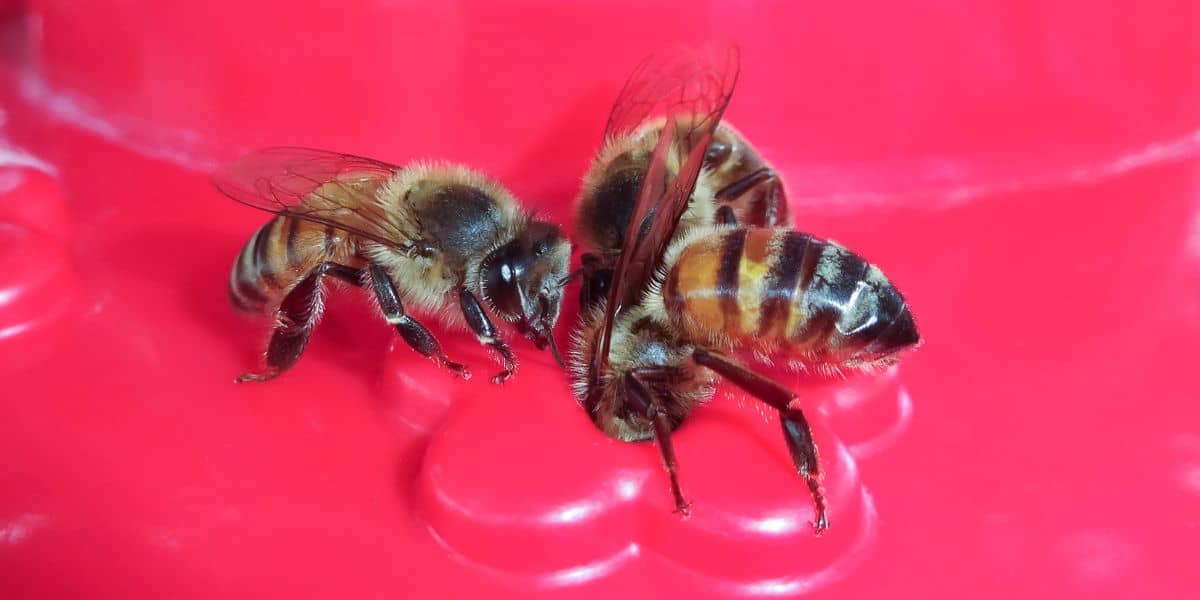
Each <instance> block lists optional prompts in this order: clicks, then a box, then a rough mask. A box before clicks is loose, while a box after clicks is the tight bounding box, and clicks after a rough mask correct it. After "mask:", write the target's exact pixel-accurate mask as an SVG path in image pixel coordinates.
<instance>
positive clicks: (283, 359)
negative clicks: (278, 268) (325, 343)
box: [236, 271, 322, 383]
mask: <svg viewBox="0 0 1200 600" xmlns="http://www.w3.org/2000/svg"><path fill="white" fill-rule="evenodd" d="M321 308H322V298H321V273H319V272H316V271H314V272H313V273H311V274H309V275H308V276H307V277H305V278H304V279H302V280H300V283H298V284H297V285H296V287H294V288H292V291H290V292H288V295H287V296H285V297H284V298H283V302H281V303H280V304H279V309H278V310H277V311H276V313H275V321H276V323H275V331H274V333H272V334H271V341H270V342H269V343H268V345H267V370H266V371H263V372H262V373H243V374H242V375H241V376H239V377H238V378H237V380H236V381H237V382H238V383H244V382H247V381H269V380H271V379H274V378H275V377H277V376H278V375H279V374H280V373H283V372H284V371H286V370H288V369H290V368H292V365H295V364H296V361H298V360H300V355H301V354H303V353H304V348H305V347H306V346H308V339H309V337H311V336H312V331H313V327H315V326H316V324H317V320H318V319H319V318H320V316H321Z"/></svg>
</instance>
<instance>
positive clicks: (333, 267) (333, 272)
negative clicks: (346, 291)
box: [316, 262, 363, 286]
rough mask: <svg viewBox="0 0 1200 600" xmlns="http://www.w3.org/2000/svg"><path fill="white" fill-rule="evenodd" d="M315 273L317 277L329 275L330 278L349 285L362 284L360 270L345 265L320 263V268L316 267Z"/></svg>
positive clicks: (361, 271) (361, 272)
mask: <svg viewBox="0 0 1200 600" xmlns="http://www.w3.org/2000/svg"><path fill="white" fill-rule="evenodd" d="M316 272H317V274H319V275H329V276H331V277H335V278H337V279H340V280H342V281H344V282H346V283H349V284H350V285H355V286H361V285H362V282H363V270H362V269H355V268H354V267H347V266H346V265H343V264H339V263H335V262H326V263H321V266H319V267H317V270H316Z"/></svg>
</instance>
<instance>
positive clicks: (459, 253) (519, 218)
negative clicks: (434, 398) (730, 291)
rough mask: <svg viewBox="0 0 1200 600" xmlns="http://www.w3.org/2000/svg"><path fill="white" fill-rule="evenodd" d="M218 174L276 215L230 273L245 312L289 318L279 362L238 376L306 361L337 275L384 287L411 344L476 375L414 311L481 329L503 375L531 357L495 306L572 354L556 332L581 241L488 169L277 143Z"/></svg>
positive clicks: (387, 313) (273, 353) (541, 342)
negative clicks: (519, 353) (541, 216)
mask: <svg viewBox="0 0 1200 600" xmlns="http://www.w3.org/2000/svg"><path fill="white" fill-rule="evenodd" d="M213 183H214V185H216V187H217V188H218V189H219V190H221V191H222V192H223V193H225V194H226V195H228V196H229V197H230V198H233V199H234V200H237V201H238V202H241V203H243V204H246V205H249V206H251V207H254V208H258V209H262V210H265V211H267V212H271V213H274V214H275V215H276V216H275V217H274V218H272V219H271V220H270V221H268V222H267V223H266V224H265V225H263V226H262V227H261V228H259V230H258V232H257V233H256V234H255V235H254V237H252V238H251V239H250V241H249V242H248V243H247V244H246V246H245V247H244V248H243V249H242V251H241V254H239V255H238V257H237V260H236V261H235V263H234V265H233V271H232V273H231V274H230V278H229V295H230V299H231V300H232V302H233V305H234V307H235V308H237V309H238V310H241V311H245V312H251V313H258V314H267V315H273V316H274V317H275V326H274V331H273V333H272V336H271V341H270V342H269V344H268V347H267V352H266V369H265V370H264V371H262V372H253V373H246V374H244V375H242V376H241V377H239V378H238V381H264V380H268V379H271V378H273V377H276V376H277V375H279V374H280V373H282V372H284V371H286V370H287V369H289V368H291V367H292V365H294V364H295V363H296V361H297V360H299V358H300V355H301V353H303V351H304V348H305V346H306V345H307V344H308V340H309V337H310V336H311V334H312V331H313V327H314V326H315V325H316V324H317V321H318V319H319V318H320V316H321V312H322V310H323V308H324V306H325V300H324V285H323V284H324V282H325V280H326V278H327V277H333V278H334V279H335V280H341V281H344V282H347V283H350V284H351V285H354V286H362V287H364V288H366V289H368V290H370V291H371V292H372V293H373V294H374V297H375V298H376V299H377V300H378V306H379V309H380V311H381V312H382V313H383V317H384V319H386V320H387V322H388V323H389V324H391V325H392V326H394V327H395V328H396V330H397V331H398V332H399V333H400V336H401V337H402V338H403V339H404V341H405V342H407V343H408V345H409V346H411V347H412V348H413V349H414V350H416V351H417V352H419V353H421V354H423V355H425V356H427V357H429V358H431V359H433V360H434V361H435V362H436V363H438V364H439V365H441V366H443V367H445V368H446V369H448V370H449V371H451V372H452V373H454V374H455V375H458V376H460V377H463V378H467V377H470V371H469V370H468V369H467V367H466V366H465V365H463V364H461V363H458V362H455V361H452V360H450V358H449V357H448V356H446V353H445V352H444V351H443V350H442V346H441V344H440V343H439V342H438V340H437V338H436V337H434V335H433V334H432V333H430V331H429V330H428V329H426V328H425V326H424V325H422V324H421V322H420V321H418V320H417V319H416V318H414V317H412V316H411V315H410V314H409V312H408V308H410V307H411V308H414V309H416V310H418V311H420V312H424V313H433V314H438V315H440V316H442V317H444V318H445V319H446V320H447V321H448V322H450V323H451V324H458V325H466V327H468V328H469V329H470V330H471V331H473V332H474V333H475V336H476V338H477V339H478V340H479V342H480V343H481V344H484V345H485V346H487V347H489V348H490V349H491V350H492V351H494V352H495V354H496V355H497V357H498V359H499V362H500V364H501V370H500V372H499V373H497V374H496V375H495V376H494V377H493V378H492V381H493V382H494V383H501V382H503V381H504V380H506V379H508V378H509V377H511V376H512V375H513V373H514V372H515V371H516V369H517V361H516V359H515V358H514V357H513V353H512V350H511V349H510V348H509V346H508V344H507V343H506V342H505V341H504V339H503V338H502V337H501V335H500V333H499V331H497V329H496V327H495V326H494V325H493V323H492V320H491V319H490V318H489V317H488V313H487V310H485V308H484V307H485V306H486V307H487V308H488V309H490V310H491V312H493V313H494V314H495V315H496V316H498V317H499V318H500V319H501V320H503V321H505V322H509V323H512V324H514V325H515V326H516V328H517V330H518V331H519V332H520V333H521V334H523V335H524V336H525V337H527V338H528V339H530V340H531V341H533V342H534V344H535V345H536V346H537V347H538V348H539V349H542V348H545V347H547V346H549V347H550V350H551V352H552V353H553V354H554V357H555V359H556V360H558V361H559V363H560V364H561V363H562V359H561V358H560V357H559V355H558V349H557V348H556V347H555V345H554V338H553V336H552V335H551V332H552V331H553V329H554V325H555V323H556V322H557V320H558V315H559V308H560V306H561V301H562V290H563V285H564V283H565V280H566V275H567V269H568V268H569V262H570V254H571V246H570V242H569V241H568V240H567V238H566V237H565V236H564V235H563V234H562V232H561V231H560V230H559V228H558V226H556V225H554V224H552V223H548V222H545V221H540V220H537V219H535V218H533V216H532V215H530V214H529V213H526V212H524V211H522V210H521V208H520V207H519V206H518V204H517V202H516V200H515V199H514V198H513V196H512V194H511V193H509V192H508V191H507V190H506V189H504V188H503V187H502V186H500V185H499V184H498V183H496V182H494V181H492V180H490V179H488V178H487V177H485V176H484V175H482V174H480V173H477V172H474V171H471V170H469V169H467V168H465V167H462V166H457V165H439V164H423V163H414V164H411V165H409V166H405V167H398V166H396V165H391V164H388V163H384V162H381V161H377V160H373V159H370V158H363V157H360V156H352V155H349V154H338V153H335V152H327V151H324V150H313V149H308V148H269V149H265V150H260V151H258V152H254V153H251V154H249V155H248V156H245V157H243V158H241V159H240V160H238V161H235V162H233V163H232V164H230V165H228V166H226V167H224V168H222V169H221V170H219V171H218V172H217V173H216V174H214V175H213Z"/></svg>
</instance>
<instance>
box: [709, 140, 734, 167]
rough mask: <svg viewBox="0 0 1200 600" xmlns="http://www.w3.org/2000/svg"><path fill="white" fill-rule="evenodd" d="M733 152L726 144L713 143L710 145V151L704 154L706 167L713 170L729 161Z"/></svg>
mask: <svg viewBox="0 0 1200 600" xmlns="http://www.w3.org/2000/svg"><path fill="white" fill-rule="evenodd" d="M731 152H733V148H731V147H730V146H729V144H726V143H725V142H712V143H710V144H709V145H708V150H706V151H705V152H704V166H706V167H709V168H712V167H713V166H715V165H719V164H721V163H723V162H725V161H726V160H729V154H730V153H731Z"/></svg>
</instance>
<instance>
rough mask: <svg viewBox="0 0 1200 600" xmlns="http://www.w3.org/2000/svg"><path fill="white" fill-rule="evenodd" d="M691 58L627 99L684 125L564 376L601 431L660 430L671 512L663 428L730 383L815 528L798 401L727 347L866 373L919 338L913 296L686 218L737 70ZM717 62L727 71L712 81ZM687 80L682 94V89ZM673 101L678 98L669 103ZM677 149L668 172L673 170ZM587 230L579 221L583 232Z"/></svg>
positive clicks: (795, 242)
mask: <svg viewBox="0 0 1200 600" xmlns="http://www.w3.org/2000/svg"><path fill="white" fill-rule="evenodd" d="M692 68H693V69H694V71H695V72H696V73H697V74H698V75H697V76H696V77H691V78H677V79H676V82H677V85H676V87H674V88H671V87H668V88H667V89H665V90H660V91H655V92H654V93H653V94H652V95H644V94H636V95H633V96H629V97H626V96H624V95H623V96H622V98H623V100H622V101H623V102H635V103H637V104H638V105H639V106H646V105H659V108H660V109H662V110H665V112H666V114H667V120H666V123H668V124H670V123H680V124H686V127H681V128H680V129H678V130H676V131H674V132H672V134H673V137H672V138H671V139H673V140H675V141H674V142H670V141H667V140H665V139H661V140H660V141H659V143H658V144H657V145H656V146H655V148H654V152H653V154H652V155H651V157H650V161H649V166H648V168H647V169H646V173H647V174H646V176H645V178H644V180H643V181H642V182H641V186H640V188H639V190H638V192H637V202H636V204H635V205H634V207H633V209H632V210H631V218H630V219H629V220H628V223H627V225H626V226H625V229H624V231H622V235H621V237H620V241H621V250H620V253H619V254H618V256H617V260H616V265H615V267H614V272H613V276H612V279H611V281H612V285H611V286H610V288H609V289H608V291H607V295H606V296H605V297H604V298H601V299H600V300H598V301H597V303H596V306H595V307H594V308H593V309H592V310H590V311H585V313H584V314H583V315H582V317H581V324H580V327H579V329H578V331H577V332H576V335H575V339H574V343H573V347H572V351H571V355H570V363H571V367H570V369H571V377H572V384H573V387H574V391H575V394H576V397H577V398H578V400H579V401H580V403H581V404H582V406H583V408H584V409H585V410H586V411H587V414H588V416H589V417H590V418H591V419H592V422H593V423H594V424H595V425H596V426H597V427H598V428H599V429H600V430H601V431H603V432H604V433H605V434H606V435H608V436H610V437H613V438H616V439H618V440H623V441H641V440H649V439H654V440H656V442H657V444H658V447H659V450H660V452H661V454H662V459H663V463H664V466H665V468H666V471H667V474H668V476H669V480H670V487H671V493H672V496H673V498H674V502H675V507H676V510H678V511H680V512H683V513H686V512H687V511H688V507H689V505H688V502H687V501H686V500H685V498H684V495H683V492H682V491H681V488H680V485H679V481H678V476H677V465H678V463H677V460H676V456H675V451H674V449H673V447H672V444H671V433H672V431H674V430H675V428H676V427H678V426H679V425H680V424H681V423H682V422H683V420H684V419H685V418H686V417H687V415H688V414H689V413H691V411H692V410H694V409H695V408H696V407H697V406H698V405H699V404H701V403H702V402H704V401H706V400H708V399H709V398H711V397H712V395H713V393H714V389H715V385H716V383H717V379H718V377H720V378H724V379H726V380H727V381H729V382H731V383H733V384H734V385H736V386H738V387H740V388H741V389H743V390H744V391H746V392H747V393H749V394H750V395H751V396H754V397H756V398H758V399H759V400H761V401H763V402H764V403H766V404H767V405H769V406H771V407H772V408H774V409H775V410H776V411H778V413H779V417H780V424H781V426H782V430H783V437H784V441H785V443H786V445H787V448H788V451H789V453H790V454H791V458H792V461H793V463H794V464H795V467H796V470H797V472H798V473H799V474H800V476H801V477H802V478H803V479H804V481H805V483H806V485H807V487H808V491H809V494H810V495H811V497H812V501H813V505H814V514H815V518H814V520H813V523H812V525H813V528H814V531H815V532H816V533H817V534H820V533H821V532H823V531H824V530H825V529H826V528H827V527H828V526H829V519H828V514H827V513H828V509H827V506H826V501H825V497H824V494H823V490H822V488H821V480H822V470H821V463H820V459H819V455H818V450H817V446H816V444H815V443H814V440H813V435H812V430H811V428H810V426H809V422H808V420H807V419H806V418H805V416H804V412H803V410H802V408H801V403H800V401H799V400H798V398H797V396H796V394H795V393H793V392H792V391H791V390H789V389H788V388H787V387H785V386H783V385H781V384H780V383H778V382H776V381H773V380H771V379H769V378H767V377H765V376H763V375H760V374H757V373H755V372H754V371H752V370H750V369H749V368H747V367H746V366H744V365H743V363H742V362H741V360H740V359H739V358H738V357H739V356H741V357H749V358H751V359H754V360H759V359H767V360H770V361H772V362H782V363H785V364H787V365H789V366H791V367H793V368H796V369H814V370H820V371H833V370H842V369H862V370H870V369H874V368H878V367H881V366H884V365H889V364H892V363H894V362H896V361H897V360H898V359H899V358H900V356H901V354H902V353H903V351H904V350H906V349H909V348H912V347H913V346H915V345H916V344H917V343H918V341H919V340H920V336H919V335H918V333H917V327H916V324H915V322H914V320H913V316H912V313H911V312H910V311H909V309H908V304H907V303H906V302H905V300H904V298H903V296H902V295H901V294H900V292H899V291H897V289H896V288H895V287H894V286H893V285H892V284H891V283H890V282H889V281H888V279H887V277H885V276H884V274H883V273H882V272H881V271H880V270H879V269H878V268H877V267H875V266H874V265H872V264H870V263H869V262H867V261H866V260H865V259H863V258H862V257H860V256H858V255H856V254H854V253H852V252H850V251H849V250H847V249H845V248H843V247H842V246H840V245H838V244H836V243H834V242H830V241H825V240H821V239H818V238H816V237H813V236H811V235H809V234H806V233H801V232H799V231H794V230H791V229H787V228H768V227H757V226H752V225H745V224H739V223H736V222H732V223H721V224H697V225H694V226H691V227H690V228H686V229H685V226H686V224H685V223H684V219H685V217H686V215H687V214H688V211H690V210H692V208H691V207H690V206H689V202H690V203H691V205H695V204H696V203H697V199H696V196H695V195H694V194H693V190H694V187H695V186H696V185H697V181H698V179H699V177H700V174H701V172H702V169H703V168H704V162H705V159H706V149H707V148H708V147H709V144H711V141H712V139H713V136H714V133H715V132H716V131H717V128H718V121H719V119H720V117H721V114H722V112H723V111H724V108H725V106H726V104H727V103H728V102H729V97H730V94H731V92H732V82H733V81H734V79H735V77H734V76H733V75H731V74H729V73H728V71H729V70H730V69H736V68H737V67H736V64H730V63H725V64H724V65H720V64H716V63H701V64H697V65H694V66H693V67H692ZM714 72H717V73H724V75H723V76H721V77H712V76H711V74H712V73H714ZM684 82H686V87H687V90H686V91H687V93H686V94H684V93H681V90H680V89H678V88H682V87H684V86H685V83H684ZM627 88H628V86H627ZM681 97H684V98H689V99H688V100H687V101H686V102H680V101H679V98H681ZM620 110H623V107H617V108H616V109H614V111H620ZM669 129H670V126H668V130H669ZM676 160H677V161H679V166H678V168H674V167H672V166H671V162H672V161H676ZM591 225H592V223H591V222H588V221H586V220H584V221H582V222H581V223H580V226H581V227H583V228H584V229H587V228H588V227H590V226H591ZM609 226H610V224H605V223H597V224H596V227H594V228H593V230H592V231H586V232H581V234H582V235H580V239H582V240H587V241H594V240H597V239H602V237H601V236H603V235H605V233H604V231H601V230H602V229H603V228H605V227H609ZM593 243H594V242H593ZM587 249H588V250H590V251H602V250H603V248H596V247H594V246H589V247H588V248H587Z"/></svg>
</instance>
